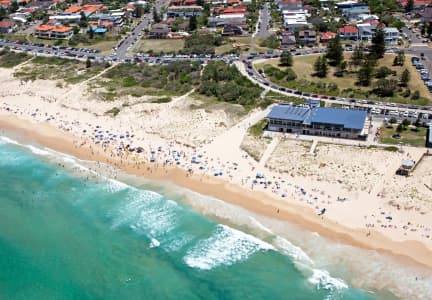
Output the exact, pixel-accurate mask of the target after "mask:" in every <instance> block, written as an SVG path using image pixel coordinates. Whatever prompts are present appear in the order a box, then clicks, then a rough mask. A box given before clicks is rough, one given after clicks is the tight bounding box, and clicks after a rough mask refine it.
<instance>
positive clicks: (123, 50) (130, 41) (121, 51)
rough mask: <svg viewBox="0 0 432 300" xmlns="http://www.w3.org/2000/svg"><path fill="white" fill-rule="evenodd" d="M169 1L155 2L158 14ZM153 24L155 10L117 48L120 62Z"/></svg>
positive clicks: (116, 54)
mask: <svg viewBox="0 0 432 300" xmlns="http://www.w3.org/2000/svg"><path fill="white" fill-rule="evenodd" d="M168 3H169V0H157V1H156V2H155V6H154V7H155V8H156V11H157V12H158V13H160V11H161V9H162V8H163V7H165V6H167V5H168ZM152 22H153V9H150V12H149V13H148V14H145V15H144V16H143V17H142V19H141V21H140V22H139V23H138V25H137V26H136V27H135V28H134V29H133V30H132V32H131V33H130V34H129V35H128V36H127V37H126V38H124V39H123V40H122V41H121V42H120V44H119V45H118V46H117V50H116V51H115V52H114V54H115V57H116V58H117V59H119V60H122V59H125V58H126V56H127V54H128V52H129V50H130V49H131V48H132V47H133V46H134V45H135V43H136V42H138V41H139V40H140V38H141V37H140V33H143V32H144V30H145V29H146V28H148V27H149V25H150V24H151V23H152Z"/></svg>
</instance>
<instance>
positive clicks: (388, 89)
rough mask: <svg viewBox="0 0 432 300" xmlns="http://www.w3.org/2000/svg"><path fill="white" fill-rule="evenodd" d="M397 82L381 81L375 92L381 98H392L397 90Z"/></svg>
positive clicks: (377, 84)
mask: <svg viewBox="0 0 432 300" xmlns="http://www.w3.org/2000/svg"><path fill="white" fill-rule="evenodd" d="M396 84H397V83H396V80H394V79H385V78H381V79H379V80H378V81H377V82H376V83H375V85H374V90H373V92H374V93H375V94H377V95H378V96H380V97H391V96H393V93H394V91H395V90H396Z"/></svg>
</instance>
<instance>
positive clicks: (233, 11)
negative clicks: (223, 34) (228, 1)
mask: <svg viewBox="0 0 432 300" xmlns="http://www.w3.org/2000/svg"><path fill="white" fill-rule="evenodd" d="M245 12H246V7H245V6H236V7H231V6H230V7H227V8H225V9H224V11H223V13H224V14H242V13H245Z"/></svg>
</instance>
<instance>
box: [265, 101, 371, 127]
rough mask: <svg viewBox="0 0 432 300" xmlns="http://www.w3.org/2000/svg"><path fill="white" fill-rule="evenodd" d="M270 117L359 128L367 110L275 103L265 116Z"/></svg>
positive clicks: (362, 125)
mask: <svg viewBox="0 0 432 300" xmlns="http://www.w3.org/2000/svg"><path fill="white" fill-rule="evenodd" d="M267 117H268V118H270V119H285V120H293V121H303V123H304V124H306V125H309V124H313V123H321V124H331V125H341V126H343V127H344V128H348V129H358V130H361V129H363V127H364V124H365V121H366V117H367V112H366V111H364V110H354V109H342V108H329V107H315V108H312V109H310V108H306V107H296V106H292V105H277V106H275V107H273V109H272V110H271V112H270V113H269V114H268V116H267Z"/></svg>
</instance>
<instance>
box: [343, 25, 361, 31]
mask: <svg viewBox="0 0 432 300" xmlns="http://www.w3.org/2000/svg"><path fill="white" fill-rule="evenodd" d="M338 31H339V32H340V33H358V32H359V30H358V28H357V27H355V26H352V25H346V26H344V27H341V28H339V30H338Z"/></svg>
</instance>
